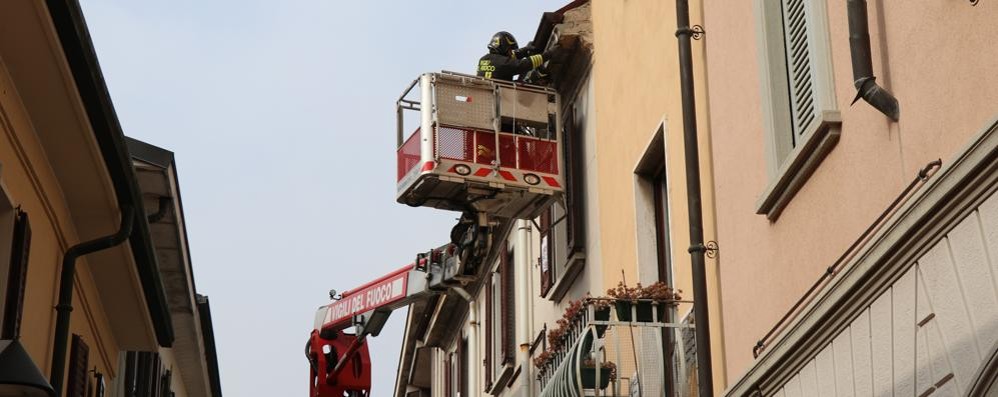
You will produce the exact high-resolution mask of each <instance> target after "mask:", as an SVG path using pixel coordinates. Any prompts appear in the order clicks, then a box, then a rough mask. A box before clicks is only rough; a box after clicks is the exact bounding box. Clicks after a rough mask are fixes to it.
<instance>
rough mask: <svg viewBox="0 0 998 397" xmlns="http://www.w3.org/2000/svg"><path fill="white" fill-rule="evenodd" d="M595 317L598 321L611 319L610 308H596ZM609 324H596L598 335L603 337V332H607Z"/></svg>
mask: <svg viewBox="0 0 998 397" xmlns="http://www.w3.org/2000/svg"><path fill="white" fill-rule="evenodd" d="M594 319H595V320H596V321H610V308H609V307H604V308H602V309H596V311H595V312H594ZM607 327H608V326H607V325H597V326H596V337H598V338H602V337H603V334H605V333H606V328H607Z"/></svg>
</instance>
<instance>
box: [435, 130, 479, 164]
mask: <svg viewBox="0 0 998 397" xmlns="http://www.w3.org/2000/svg"><path fill="white" fill-rule="evenodd" d="M437 150H438V152H437V155H438V156H440V157H441V158H445V159H451V160H460V161H474V159H475V136H474V131H472V130H465V129H460V128H453V127H444V126H441V127H439V128H437Z"/></svg>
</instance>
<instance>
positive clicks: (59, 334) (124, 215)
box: [50, 204, 135, 396]
mask: <svg viewBox="0 0 998 397" xmlns="http://www.w3.org/2000/svg"><path fill="white" fill-rule="evenodd" d="M134 224H135V209H134V208H132V206H130V205H127V204H125V205H122V206H121V225H120V226H119V227H118V231H117V232H114V234H111V235H108V236H104V237H98V238H95V239H93V240H90V241H84V242H82V243H79V244H76V245H74V246H72V247H69V249H68V250H66V254H65V255H63V257H62V278H61V279H60V281H59V304H58V305H56V306H55V310H56V313H57V314H56V319H55V340H54V341H53V346H54V347H53V348H52V376H51V377H50V380H51V382H52V388H53V389H55V394H56V395H57V396H61V395H62V382H63V377H64V376H65V374H66V350H67V349H68V343H69V321H70V313H71V312H72V311H73V281H74V280H75V278H76V259H77V258H79V257H81V256H84V255H87V254H92V253H94V252H97V251H103V250H106V249H108V248H112V247H114V246H117V245H119V244H121V243H123V242H125V240H127V239H128V236H130V235H131V234H132V226H133V225H134Z"/></svg>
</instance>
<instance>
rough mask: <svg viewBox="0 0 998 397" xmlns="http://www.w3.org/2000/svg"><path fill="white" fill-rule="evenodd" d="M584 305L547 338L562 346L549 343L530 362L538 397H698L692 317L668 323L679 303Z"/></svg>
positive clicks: (605, 302)
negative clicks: (536, 383) (534, 367)
mask: <svg viewBox="0 0 998 397" xmlns="http://www.w3.org/2000/svg"><path fill="white" fill-rule="evenodd" d="M582 302H583V310H582V311H581V314H579V315H577V316H573V317H574V320H573V321H566V320H564V319H563V320H559V326H560V327H559V329H556V330H553V331H552V332H551V334H557V333H562V334H563V336H560V339H561V342H560V343H559V342H558V340H557V339H558V338H559V337H558V335H556V336H555V338H554V339H553V338H547V339H548V340H545V341H544V342H546V344H545V345H546V346H545V350H544V352H542V353H540V354H538V355H537V356H536V357H535V358H534V365H535V366H536V367H537V370H538V375H537V381H538V382H539V383H540V390H541V392H540V396H541V397H583V396H628V397H630V396H642V397H652V396H654V397H658V396H669V397H686V396H694V395H696V392H695V387H696V374H695V367H696V356H695V355H696V347H695V345H694V338H693V327H694V326H693V325H692V324H691V322H692V321H690V318H691V317H687V319H685V320H683V321H680V322H667V321H669V320H670V319H674V318H675V317H676V315H675V311H676V305H677V304H678V303H682V302H680V301H668V302H662V301H652V300H633V301H623V300H611V299H586V300H584V301H582ZM685 303H688V302H685ZM570 310H571V308H570ZM549 335H550V334H549ZM552 339H553V340H552Z"/></svg>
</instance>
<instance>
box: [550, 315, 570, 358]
mask: <svg viewBox="0 0 998 397" xmlns="http://www.w3.org/2000/svg"><path fill="white" fill-rule="evenodd" d="M561 323H562V320H558V325H559V326H558V327H555V328H552V329H551V330H550V331H548V348H549V349H551V350H552V351H558V350H559V349H561V347H562V346H563V345H564V344H565V332H566V330H565V327H563V326H561V325H562V324H561Z"/></svg>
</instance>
